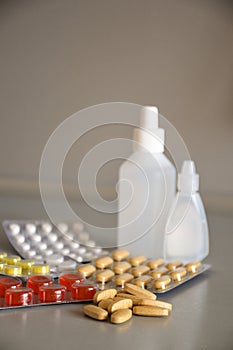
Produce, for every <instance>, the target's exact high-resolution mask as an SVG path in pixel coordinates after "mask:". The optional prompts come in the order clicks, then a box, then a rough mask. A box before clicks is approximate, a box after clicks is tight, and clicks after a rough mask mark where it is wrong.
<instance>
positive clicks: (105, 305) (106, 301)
mask: <svg viewBox="0 0 233 350" xmlns="http://www.w3.org/2000/svg"><path fill="white" fill-rule="evenodd" d="M112 302H113V299H103V300H101V301H100V302H99V304H98V306H99V307H101V308H102V309H104V310H108V306H109V305H110V304H111V303H112Z"/></svg>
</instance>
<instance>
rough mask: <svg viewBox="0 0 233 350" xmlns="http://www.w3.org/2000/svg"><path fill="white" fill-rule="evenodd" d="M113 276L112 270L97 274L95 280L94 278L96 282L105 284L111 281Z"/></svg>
mask: <svg viewBox="0 0 233 350" xmlns="http://www.w3.org/2000/svg"><path fill="white" fill-rule="evenodd" d="M113 276H114V272H113V271H112V270H108V269H106V270H103V271H101V272H99V273H97V274H96V276H95V278H96V281H97V282H100V283H106V282H109V281H111V279H112V278H113Z"/></svg>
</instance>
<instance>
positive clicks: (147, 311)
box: [133, 306, 169, 316]
mask: <svg viewBox="0 0 233 350" xmlns="http://www.w3.org/2000/svg"><path fill="white" fill-rule="evenodd" d="M133 314H134V315H139V316H168V315H169V310H168V309H162V308H160V307H156V306H134V307H133Z"/></svg>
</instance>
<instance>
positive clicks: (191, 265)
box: [185, 261, 201, 273]
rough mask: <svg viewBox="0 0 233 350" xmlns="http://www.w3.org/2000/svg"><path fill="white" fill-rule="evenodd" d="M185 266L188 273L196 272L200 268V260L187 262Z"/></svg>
mask: <svg viewBox="0 0 233 350" xmlns="http://www.w3.org/2000/svg"><path fill="white" fill-rule="evenodd" d="M185 268H186V269H187V270H188V272H189V273H196V272H198V271H200V269H201V262H200V261H193V262H191V263H189V264H186V265H185Z"/></svg>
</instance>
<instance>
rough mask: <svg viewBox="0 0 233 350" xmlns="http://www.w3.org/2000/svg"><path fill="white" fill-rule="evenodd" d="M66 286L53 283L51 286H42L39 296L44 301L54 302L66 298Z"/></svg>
mask: <svg viewBox="0 0 233 350" xmlns="http://www.w3.org/2000/svg"><path fill="white" fill-rule="evenodd" d="M65 294H66V287H65V286H59V285H55V284H51V285H50V286H44V287H40V289H39V298H40V301H41V302H42V303H54V302H59V301H63V300H64V299H65Z"/></svg>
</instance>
